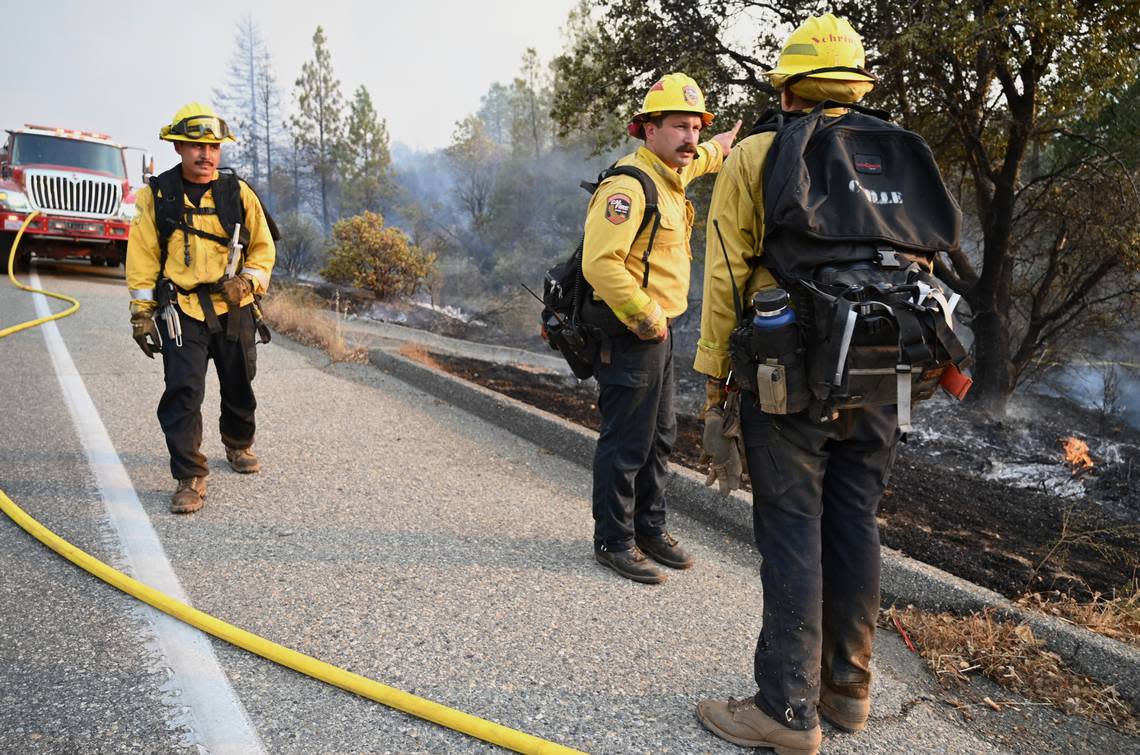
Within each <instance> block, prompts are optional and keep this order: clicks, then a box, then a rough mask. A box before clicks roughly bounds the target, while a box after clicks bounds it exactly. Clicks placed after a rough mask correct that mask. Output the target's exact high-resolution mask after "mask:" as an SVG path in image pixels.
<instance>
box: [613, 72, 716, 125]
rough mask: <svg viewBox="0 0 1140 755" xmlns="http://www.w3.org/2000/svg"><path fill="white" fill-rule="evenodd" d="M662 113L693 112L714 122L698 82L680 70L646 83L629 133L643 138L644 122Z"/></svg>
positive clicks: (708, 121)
mask: <svg viewBox="0 0 1140 755" xmlns="http://www.w3.org/2000/svg"><path fill="white" fill-rule="evenodd" d="M665 113H696V114H697V115H699V116H701V121H702V122H703V123H704V125H706V126H707V125H709V124H710V123H712V122H713V117H714V116H713V114H712V113H708V112H705V95H704V92H702V91H701V88H700V87H699V86H697V82H695V81H693V80H692V79H691V78H689V77H688V76H686V75H685V74H683V73H668V74H665V75H664V76H662V77H661V78H660V79H659V80H658V81H657V83H655V84H654V85H653V86H651V87H649V91H648V92H646V94H645V101H644V102H642V104H641V111H640V112H638V113H637V115H635V116H633V118H632V119H631V120H630V122H629V127H628V128H629V135H630V136H633V137H636V138H638V139H644V138H645V128H644V126H643V124H644V123H645V122H646V121H647V120H649V119H650V118H656V117H657V116H659V115H663V114H665Z"/></svg>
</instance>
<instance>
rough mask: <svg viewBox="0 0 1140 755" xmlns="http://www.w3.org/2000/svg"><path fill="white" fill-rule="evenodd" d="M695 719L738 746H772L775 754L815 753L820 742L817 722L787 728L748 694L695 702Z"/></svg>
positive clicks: (804, 754)
mask: <svg viewBox="0 0 1140 755" xmlns="http://www.w3.org/2000/svg"><path fill="white" fill-rule="evenodd" d="M697 718H699V719H700V721H701V724H702V725H704V727H705V728H706V729H708V730H709V731H711V732H712V733H713V734H716V735H717V736H718V737H720V738H721V739H726V740H728V741H729V742H732V743H733V744H736V745H740V746H741V747H771V748H772V749H773V750H775V751H776V753H777V755H815V753H817V752H819V743H820V742H821V741H823V735H822V733H821V732H820V729H819V726H818V725H817V726H815V727H814V728H811V729H789V728H788V727H786V726H784V725H782V724H780V723H779V722H777V721H776V720H775V719H772V718H769V717H768V716H767V715H766V714H765V713H764V712H763V711H761V710H760V708H758V707H757V706H756V701H755V700H753V699H752V698H750V697H748V698H744V699H742V700H735V699H733V698H731V697H730V698H729V699H727V700H704V701H702V702H700V703H697Z"/></svg>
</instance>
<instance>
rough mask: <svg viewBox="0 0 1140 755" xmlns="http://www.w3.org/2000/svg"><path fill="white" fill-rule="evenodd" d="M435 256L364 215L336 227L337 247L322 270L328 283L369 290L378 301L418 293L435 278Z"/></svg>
mask: <svg viewBox="0 0 1140 755" xmlns="http://www.w3.org/2000/svg"><path fill="white" fill-rule="evenodd" d="M435 259H436V258H435V255H434V254H429V253H427V252H424V251H423V250H422V249H420V248H419V247H417V246H412V245H411V244H409V243H408V237H407V236H406V235H404V232H403V231H401V230H400V229H399V228H385V227H384V218H383V217H381V216H380V215H378V214H377V213H375V212H363V213H361V214H360V215H355V216H353V217H351V218H346V219H345V220H341V221H340V222H338V223H337V224H336V225H334V226H333V248H332V249H331V250H330V251H329V256H328V264H327V265H326V266H325V269H324V270H322V271H321V275H323V276H324V277H325V279H326V280H328V281H331V282H333V283H348V284H351V285H353V286H357V287H359V288H365V289H368V290H369V291H372V292H373V293H375V294H376V296H377V297H378V298H381V299H390V298H393V297H397V296H409V295H411V294H414V293H415V292H416V291H417V290H418V289H419V287H420V286H421V285H423V284H424V283H426V282H428V281H429V280H430V279H431V278H432V276H434V275H435Z"/></svg>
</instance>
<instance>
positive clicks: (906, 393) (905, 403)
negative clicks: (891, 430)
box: [895, 365, 911, 433]
mask: <svg viewBox="0 0 1140 755" xmlns="http://www.w3.org/2000/svg"><path fill="white" fill-rule="evenodd" d="M904 366H905V367H906V370H903V367H904ZM895 374H896V375H897V376H898V377H897V379H896V381H895V382H896V384H897V386H898V396H899V402H898V420H899V429H900V430H902V431H903V432H904V433H909V432H910V431H911V425H910V379H911V378H910V366H909V365H899V366H898V368H897V369H896V370H895Z"/></svg>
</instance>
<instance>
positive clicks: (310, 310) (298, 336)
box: [261, 287, 368, 364]
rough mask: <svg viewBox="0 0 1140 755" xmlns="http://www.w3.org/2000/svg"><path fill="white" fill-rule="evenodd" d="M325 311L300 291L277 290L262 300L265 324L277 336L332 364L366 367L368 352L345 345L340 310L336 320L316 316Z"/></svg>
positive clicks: (310, 295)
mask: <svg viewBox="0 0 1140 755" xmlns="http://www.w3.org/2000/svg"><path fill="white" fill-rule="evenodd" d="M327 309H328V305H327V303H326V302H325V301H324V300H323V299H321V298H320V297H319V296H317V295H316V294H314V293H313V292H311V291H308V290H305V289H302V288H290V287H284V288H276V289H274V290H272V291H270V292H269V293H268V294H267V295H266V296H265V297H264V298H263V299H262V300H261V310H262V313H263V314H264V316H265V321H266V322H267V323H269V326H270V327H271V328H273V329H274V330H276V331H277V332H279V333H283V334H284V335H287V336H289V337H290V338H292V339H294V340H296V341H300V342H301V343H303V344H305V345H306V346H313V347H315V348H318V349H320V350H321V351H323V352H325V353H326V354H328V356H329V359H331V360H332V361H334V362H355V363H357V364H366V363H367V362H368V349H366V348H363V347H359V346H356V347H351V346H349V345H348V344H347V343H345V340H344V334H343V333H341V331H340V316H339V315H340V312H339V307H338V312H337V317H336V318H328V317H324V316H321V315H320V314H318V313H319V312H321V311H322V310H327Z"/></svg>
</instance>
